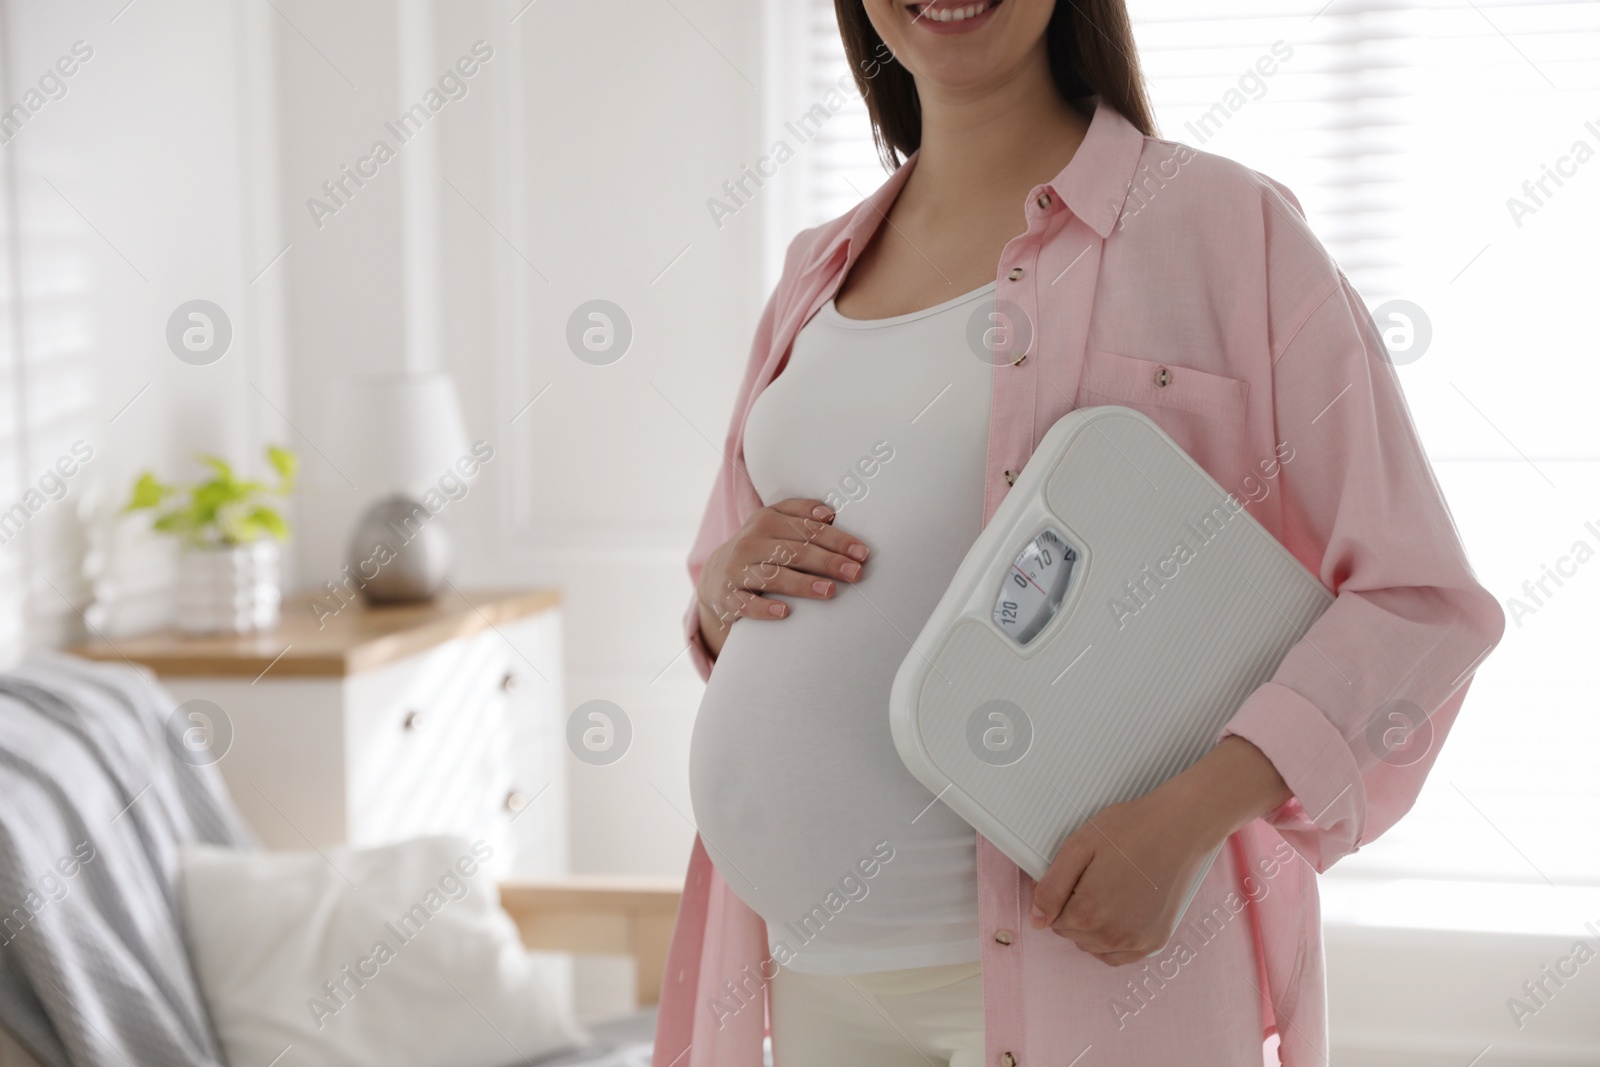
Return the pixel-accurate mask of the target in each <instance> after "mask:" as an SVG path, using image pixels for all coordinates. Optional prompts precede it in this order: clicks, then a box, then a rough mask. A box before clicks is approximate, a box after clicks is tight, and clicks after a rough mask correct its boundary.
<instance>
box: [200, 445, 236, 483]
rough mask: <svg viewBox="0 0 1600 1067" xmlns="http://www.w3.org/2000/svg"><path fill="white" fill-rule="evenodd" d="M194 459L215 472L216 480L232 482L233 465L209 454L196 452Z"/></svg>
mask: <svg viewBox="0 0 1600 1067" xmlns="http://www.w3.org/2000/svg"><path fill="white" fill-rule="evenodd" d="M195 458H196V459H198V460H199V461H200V462H201V463H204V464H205V465H206V466H208V467H210V468H211V469H212V470H214V471H216V472H217V479H218V480H220V481H225V482H231V481H232V480H233V465H232V464H230V463H229V462H228V461H227V460H225V459H223V458H222V457H221V456H214V455H212V454H211V453H209V452H196V453H195Z"/></svg>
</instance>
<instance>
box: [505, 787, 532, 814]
mask: <svg viewBox="0 0 1600 1067" xmlns="http://www.w3.org/2000/svg"><path fill="white" fill-rule="evenodd" d="M527 806H528V795H527V794H526V793H524V792H522V790H520V789H513V790H512V791H511V792H509V793H507V794H506V810H507V811H509V812H511V813H512V814H513V815H515V814H516V813H517V812H519V811H521V810H522V809H523V808H525V807H527Z"/></svg>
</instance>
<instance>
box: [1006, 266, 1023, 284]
mask: <svg viewBox="0 0 1600 1067" xmlns="http://www.w3.org/2000/svg"><path fill="white" fill-rule="evenodd" d="M1006 277H1007V278H1010V279H1011V280H1012V281H1017V280H1018V279H1019V278H1021V277H1022V268H1021V267H1012V268H1011V273H1010V274H1007V275H1006Z"/></svg>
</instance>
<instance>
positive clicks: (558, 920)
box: [0, 876, 681, 1067]
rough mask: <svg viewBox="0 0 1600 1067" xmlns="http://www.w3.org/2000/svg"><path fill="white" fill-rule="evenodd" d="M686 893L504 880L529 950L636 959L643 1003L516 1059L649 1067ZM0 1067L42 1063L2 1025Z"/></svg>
mask: <svg viewBox="0 0 1600 1067" xmlns="http://www.w3.org/2000/svg"><path fill="white" fill-rule="evenodd" d="M680 892H681V887H680V886H679V884H678V883H677V882H675V881H673V880H670V879H653V878H622V877H583V876H575V877H573V878H570V879H563V880H560V881H540V882H534V881H513V882H506V883H502V884H501V886H500V901H501V905H502V906H503V907H504V908H505V909H506V911H507V913H508V914H510V916H511V918H512V920H513V921H514V922H515V923H516V924H517V928H518V930H519V931H520V933H521V934H522V940H523V943H524V944H525V945H527V946H528V948H530V949H533V950H536V951H544V952H571V953H574V954H576V955H622V956H629V957H632V959H633V962H634V973H635V983H634V992H635V997H636V999H637V1001H638V1003H639V1005H640V1007H639V1009H638V1010H636V1011H633V1012H630V1013H628V1014H626V1015H622V1016H618V1017H615V1018H610V1019H605V1020H602V1021H600V1022H593V1023H589V1024H587V1029H588V1030H589V1031H590V1033H591V1034H592V1035H593V1038H594V1041H593V1043H592V1044H590V1045H587V1046H584V1047H582V1048H571V1049H565V1050H562V1051H559V1052H555V1053H551V1054H547V1055H545V1056H542V1057H538V1058H536V1059H534V1060H532V1061H518V1062H519V1064H520V1067H649V1064H650V1052H651V1045H652V1042H653V1039H654V1035H655V1018H656V1001H657V1000H658V999H659V997H660V993H661V974H662V971H663V969H664V967H665V964H666V953H667V945H668V943H669V941H670V939H671V937H672V924H673V921H674V918H675V917H676V915H677V910H678V897H679V894H680ZM0 1067H39V1063H38V1061H37V1060H35V1059H34V1058H33V1057H32V1056H30V1055H29V1054H28V1053H27V1052H26V1051H25V1050H23V1049H22V1048H21V1047H20V1046H18V1045H17V1043H16V1042H15V1041H13V1040H12V1038H11V1036H10V1035H9V1034H8V1033H6V1032H5V1030H3V1029H0Z"/></svg>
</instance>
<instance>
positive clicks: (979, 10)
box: [923, 0, 994, 22]
mask: <svg viewBox="0 0 1600 1067" xmlns="http://www.w3.org/2000/svg"><path fill="white" fill-rule="evenodd" d="M992 6H994V5H993V4H992V3H989V2H988V0H985V2H984V3H981V4H968V5H967V6H966V7H956V8H931V9H930V8H924V9H923V14H925V15H926V16H928V17H929V18H931V19H933V20H934V21H935V22H964V21H965V20H967V19H970V18H973V17H975V16H977V15H981V14H983V13H984V12H985V11H987V10H989V8H990V7H992Z"/></svg>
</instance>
